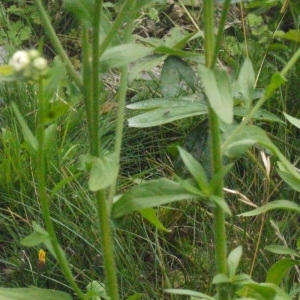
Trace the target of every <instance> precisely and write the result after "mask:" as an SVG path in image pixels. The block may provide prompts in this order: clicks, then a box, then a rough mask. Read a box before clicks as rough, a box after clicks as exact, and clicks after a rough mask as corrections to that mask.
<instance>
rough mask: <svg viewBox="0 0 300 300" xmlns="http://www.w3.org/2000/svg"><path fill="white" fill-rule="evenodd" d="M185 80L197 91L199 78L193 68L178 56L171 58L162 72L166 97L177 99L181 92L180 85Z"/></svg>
mask: <svg viewBox="0 0 300 300" xmlns="http://www.w3.org/2000/svg"><path fill="white" fill-rule="evenodd" d="M182 80H184V81H185V82H186V83H187V85H188V86H189V87H190V88H191V89H192V90H193V91H195V86H196V83H197V77H196V75H195V72H194V71H193V69H192V68H191V66H190V65H189V64H188V63H186V62H185V61H184V60H182V59H181V58H179V57H176V56H169V57H168V58H167V59H166V60H165V63H164V65H163V68H162V71H161V78H160V85H161V92H162V95H163V96H164V97H166V98H167V97H175V96H176V95H177V94H178V93H179V91H180V90H181V86H180V83H181V81H182Z"/></svg>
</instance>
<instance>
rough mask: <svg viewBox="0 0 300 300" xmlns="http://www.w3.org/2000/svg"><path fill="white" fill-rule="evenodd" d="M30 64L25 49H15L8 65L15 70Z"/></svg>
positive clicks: (20, 69)
mask: <svg viewBox="0 0 300 300" xmlns="http://www.w3.org/2000/svg"><path fill="white" fill-rule="evenodd" d="M29 64H30V58H29V55H28V53H27V52H26V51H24V50H20V51H17V52H16V53H15V54H14V55H13V57H12V58H11V60H10V65H11V66H12V67H13V69H14V70H15V71H16V72H20V71H22V70H24V69H25V68H26V67H27V66H28V65H29Z"/></svg>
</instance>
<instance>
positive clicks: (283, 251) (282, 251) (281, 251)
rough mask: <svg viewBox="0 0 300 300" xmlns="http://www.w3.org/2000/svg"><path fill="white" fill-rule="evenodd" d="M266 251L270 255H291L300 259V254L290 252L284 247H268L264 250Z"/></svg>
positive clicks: (293, 251) (290, 250)
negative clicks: (270, 253)
mask: <svg viewBox="0 0 300 300" xmlns="http://www.w3.org/2000/svg"><path fill="white" fill-rule="evenodd" d="M265 249H266V250H267V251H270V252H272V253H276V254H281V255H293V256H296V257H300V253H299V252H297V251H295V250H292V249H290V248H287V247H285V246H280V245H270V246H267V247H266V248H265Z"/></svg>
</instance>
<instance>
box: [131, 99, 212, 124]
mask: <svg viewBox="0 0 300 300" xmlns="http://www.w3.org/2000/svg"><path fill="white" fill-rule="evenodd" d="M206 113H207V108H206V106H204V105H201V104H199V105H198V107H196V106H195V105H186V106H174V107H169V108H158V109H155V110H152V111H149V112H146V113H143V114H141V115H137V116H135V117H132V118H129V119H128V125H129V126H131V127H139V128H145V127H153V126H158V125H162V124H166V123H170V122H173V121H176V120H180V119H183V118H187V117H192V116H199V115H203V114H206Z"/></svg>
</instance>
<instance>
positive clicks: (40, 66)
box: [32, 57, 47, 71]
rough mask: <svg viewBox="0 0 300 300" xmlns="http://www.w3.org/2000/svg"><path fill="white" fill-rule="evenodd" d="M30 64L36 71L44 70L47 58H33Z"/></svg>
mask: <svg viewBox="0 0 300 300" xmlns="http://www.w3.org/2000/svg"><path fill="white" fill-rule="evenodd" d="M32 65H33V67H34V68H35V69H37V70H38V71H44V70H45V69H46V68H47V60H46V59H45V58H43V57H37V58H36V59H34V61H33V63H32Z"/></svg>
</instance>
